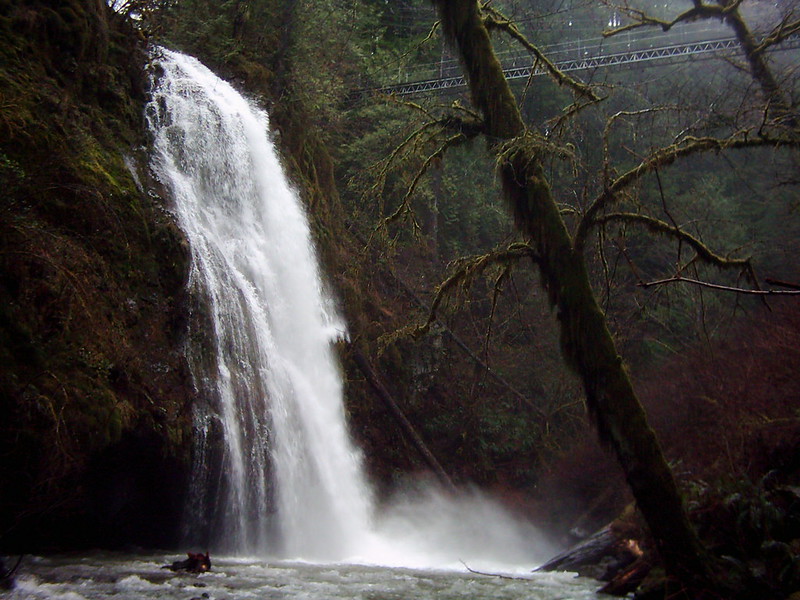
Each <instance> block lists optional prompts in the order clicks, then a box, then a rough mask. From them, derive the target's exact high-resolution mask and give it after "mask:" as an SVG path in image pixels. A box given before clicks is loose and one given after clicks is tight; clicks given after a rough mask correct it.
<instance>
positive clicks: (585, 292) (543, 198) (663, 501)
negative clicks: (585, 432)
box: [433, 0, 712, 587]
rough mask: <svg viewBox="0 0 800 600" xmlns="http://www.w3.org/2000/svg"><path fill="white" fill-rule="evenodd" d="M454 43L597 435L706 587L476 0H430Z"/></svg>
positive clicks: (673, 566) (677, 503) (692, 578)
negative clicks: (533, 249)
mask: <svg viewBox="0 0 800 600" xmlns="http://www.w3.org/2000/svg"><path fill="white" fill-rule="evenodd" d="M433 1H434V4H435V5H436V7H437V10H438V13H439V16H440V19H441V22H442V26H443V29H444V33H445V36H446V37H447V39H448V40H449V41H450V42H451V43H452V44H453V45H454V46H455V48H456V50H457V51H458V54H459V56H460V58H461V61H462V63H463V67H464V70H465V73H466V76H467V79H468V81H469V86H470V92H471V96H472V101H473V103H474V105H475V106H476V107H477V108H478V109H479V110H480V112H481V113H482V116H483V119H484V121H485V125H486V134H487V136H488V138H489V140H491V144H492V147H493V149H494V151H495V152H496V153H497V154H498V155H499V156H501V157H502V160H501V161H500V167H499V169H500V177H501V179H502V183H503V186H504V190H505V196H506V199H507V201H508V202H509V203H510V206H511V209H512V210H513V211H514V214H515V217H516V221H517V226H518V228H519V229H520V230H521V231H522V232H523V233H524V234H525V235H527V236H529V238H530V239H531V241H532V243H533V244H534V245H535V247H536V249H537V252H538V254H539V258H538V263H539V267H540V270H541V274H542V280H543V283H544V286H545V287H546V289H547V292H548V295H549V299H550V302H551V304H552V305H553V306H554V307H555V308H557V311H558V320H559V323H560V328H561V345H562V350H563V353H564V357H565V359H566V361H567V362H568V364H569V365H570V366H571V367H572V368H573V369H574V370H575V371H576V372H577V373H578V374H579V375H580V377H581V379H582V382H583V386H584V389H585V392H586V401H587V405H588V407H589V410H590V412H591V414H592V415H593V417H594V418H595V420H596V423H597V427H598V429H599V433H600V436H601V438H602V439H603V440H604V441H605V442H606V443H608V444H609V445H610V446H611V448H612V449H613V451H614V452H615V453H616V456H617V458H618V460H619V463H620V464H621V465H622V468H623V470H624V472H625V476H626V478H627V481H628V484H629V485H630V487H631V490H632V491H633V494H634V496H635V498H636V502H637V504H638V506H639V509H640V510H641V512H642V514H643V515H644V518H645V520H646V521H647V523H648V525H649V527H650V530H651V533H652V535H653V537H654V539H655V541H656V544H657V546H658V549H659V551H660V553H661V556H662V559H663V561H664V563H665V566H666V568H667V569H668V570H669V572H670V573H671V574H672V575H674V576H676V577H678V578H679V579H680V580H681V581H682V582H684V583H690V584H691V585H692V586H693V587H694V586H697V585H703V586H705V585H708V584H709V583H710V582H711V579H712V575H711V568H710V566H709V564H710V563H709V560H708V559H707V558H706V554H705V552H704V550H703V547H702V545H701V544H700V541H699V539H698V537H697V535H696V534H695V532H694V530H693V528H692V527H691V525H690V523H689V520H688V518H687V515H686V511H685V509H684V506H683V502H682V499H681V496H680V494H679V492H678V489H677V486H676V483H675V480H674V478H673V475H672V472H671V471H670V469H669V467H668V465H667V462H666V460H665V458H664V456H663V454H662V451H661V448H660V446H659V444H658V441H657V439H656V436H655V434H654V432H653V430H652V429H651V428H650V427H649V426H648V424H647V420H646V417H645V413H644V410H643V408H642V406H641V404H640V403H639V401H638V399H637V397H636V394H635V392H634V390H633V387H632V385H631V381H630V378H629V377H628V374H627V372H626V370H625V367H624V366H623V363H622V359H621V357H620V356H619V355H618V354H617V350H616V347H615V344H614V340H613V338H612V336H611V333H610V331H609V329H608V327H607V324H606V319H605V315H604V314H603V312H602V310H601V309H600V307H599V306H598V303H597V301H596V299H595V297H594V293H593V291H592V288H591V285H590V283H589V277H588V273H587V268H586V262H585V259H584V257H583V256H582V254H581V253H580V252H578V251H577V250H576V249H575V248H574V245H573V243H572V238H571V236H570V234H569V232H568V230H567V227H566V225H565V223H564V221H563V219H562V218H561V215H560V212H559V210H558V206H557V205H556V202H555V200H554V198H553V195H552V193H551V190H550V186H549V184H548V182H547V179H546V177H545V175H544V170H543V168H542V163H541V161H540V159H539V157H538V156H537V155H536V150H535V148H533V146H532V145H531V144H526V141H525V125H524V123H523V121H522V118H521V116H520V113H519V109H518V106H517V103H516V100H515V98H514V96H513V95H512V93H511V90H510V88H509V86H508V84H507V82H506V80H505V77H504V76H503V72H502V68H501V66H500V64H499V62H498V60H497V58H496V56H495V54H494V50H493V48H492V44H491V40H490V38H489V33H488V31H487V29H486V27H485V26H484V22H483V20H482V18H481V14H480V10H479V8H478V3H477V0H433Z"/></svg>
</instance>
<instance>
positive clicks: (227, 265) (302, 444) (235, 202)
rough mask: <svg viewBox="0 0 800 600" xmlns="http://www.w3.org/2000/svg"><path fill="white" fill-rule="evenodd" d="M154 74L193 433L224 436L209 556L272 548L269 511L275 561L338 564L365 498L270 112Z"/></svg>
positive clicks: (215, 89) (177, 66)
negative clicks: (195, 328) (197, 347)
mask: <svg viewBox="0 0 800 600" xmlns="http://www.w3.org/2000/svg"><path fill="white" fill-rule="evenodd" d="M153 63H154V65H155V66H156V67H157V68H155V69H154V71H157V75H156V76H154V78H153V89H152V100H151V102H150V103H149V105H148V108H147V111H146V115H147V118H148V121H149V125H150V129H151V131H152V133H153V136H154V144H153V147H154V156H153V160H152V168H153V171H154V173H155V174H156V176H157V178H158V179H159V180H160V181H161V182H162V183H163V184H164V185H165V186H166V187H167V189H168V190H169V193H170V195H171V197H172V198H173V200H174V210H175V213H176V214H177V218H178V221H179V225H180V227H181V228H182V229H183V231H184V232H185V233H186V236H187V238H188V241H189V245H190V247H191V272H190V285H191V288H192V290H193V293H194V294H195V295H196V296H197V297H199V298H200V301H199V305H200V306H201V307H202V311H203V312H204V313H207V314H206V315H205V323H206V327H208V329H209V330H208V331H203V332H198V333H199V335H198V334H195V335H194V336H193V337H194V338H195V340H197V339H202V340H203V343H204V344H205V345H206V347H203V348H202V350H201V351H200V352H197V351H195V352H194V357H193V361H192V362H193V371H194V375H195V379H196V380H197V381H198V385H199V386H200V387H201V388H207V389H208V390H209V391H210V396H211V397H215V398H216V399H217V400H218V404H219V405H218V407H217V408H216V410H215V411H209V412H208V413H205V414H202V413H201V414H200V415H199V417H198V429H199V430H200V432H201V433H203V432H204V433H205V435H206V436H208V435H210V434H209V431H210V430H212V429H214V426H215V423H214V422H213V420H214V419H216V418H217V417H216V416H215V414H214V413H216V414H217V415H218V418H219V426H220V428H221V431H222V437H223V440H224V455H223V458H222V465H221V474H222V478H223V481H222V482H221V485H220V493H219V496H220V497H219V498H216V499H213V500H212V501H213V502H215V503H217V505H218V506H220V507H222V511H221V514H220V516H219V518H218V519H217V521H218V523H216V524H215V529H216V530H217V531H218V532H219V535H218V536H217V537H216V542H217V546H222V547H224V548H225V549H226V550H229V551H236V552H239V553H242V552H244V553H265V552H274V551H275V547H274V543H276V541H275V540H271V539H270V530H271V527H270V521H269V515H270V512H271V511H272V510H276V511H277V519H276V521H277V523H278V526H279V529H280V534H281V536H280V540H279V542H280V544H281V551H282V552H283V553H284V554H285V555H287V556H302V557H305V558H317V559H320V558H325V559H330V558H341V557H343V556H347V555H348V554H349V553H350V552H352V551H353V548H352V545H353V544H352V540H354V539H361V538H362V537H363V533H364V532H365V531H366V530H367V528H368V526H369V522H368V521H369V519H370V516H371V513H372V503H371V499H370V490H369V488H368V486H367V484H366V483H365V481H364V480H363V477H362V474H361V473H362V471H361V466H360V456H359V453H358V451H357V450H356V449H355V448H354V446H353V445H352V444H351V442H350V439H349V437H348V433H347V430H346V423H345V417H344V411H343V405H342V389H341V382H340V377H339V373H338V367H337V364H336V362H335V359H334V356H333V353H332V343H333V342H334V341H335V340H336V339H337V338H339V337H341V336H342V335H344V325H343V323H342V322H341V320H340V319H339V317H338V316H337V315H336V314H335V312H334V311H333V310H332V306H333V302H332V301H331V299H330V298H329V297H328V296H327V295H326V293H325V291H324V289H323V285H322V283H321V280H320V274H319V268H318V266H317V264H316V259H315V256H314V248H313V244H312V241H311V236H310V232H309V226H308V223H307V220H306V216H305V214H304V210H303V208H302V206H301V204H300V202H299V200H298V197H297V194H296V193H295V192H294V190H293V189H292V188H291V186H290V185H289V184H288V182H287V180H286V177H285V175H284V174H283V172H282V168H281V165H280V162H279V160H278V157H277V155H276V152H275V149H274V147H273V145H272V143H271V141H270V140H269V138H268V136H267V131H268V120H267V115H266V113H264V112H263V111H261V110H258V109H257V108H255V107H254V106H253V105H252V104H250V103H248V102H247V101H246V100H245V99H244V98H243V97H242V96H241V95H240V94H239V93H238V92H236V91H235V90H234V89H233V88H232V87H231V86H230V85H229V84H228V83H226V82H224V81H222V80H221V79H219V78H218V77H217V76H216V75H214V74H213V73H212V72H211V71H209V70H208V69H207V68H206V67H205V66H203V65H202V64H201V63H199V62H198V61H197V60H196V59H194V58H191V57H188V56H185V55H182V54H179V53H176V52H172V51H169V50H165V49H159V50H157V52H156V56H155V57H154V61H153ZM201 445H205V446H209V445H211V444H210V442H209V440H207V439H206V440H204V443H203V444H201ZM208 468H209V467H208V465H206V466H205V467H203V468H201V469H200V470H201V473H200V474H199V476H200V477H207V476H208V473H207V471H206V472H202V471H203V469H208ZM272 472H274V479H275V482H276V489H275V490H274V493H273V492H272V491H271V481H270V473H272Z"/></svg>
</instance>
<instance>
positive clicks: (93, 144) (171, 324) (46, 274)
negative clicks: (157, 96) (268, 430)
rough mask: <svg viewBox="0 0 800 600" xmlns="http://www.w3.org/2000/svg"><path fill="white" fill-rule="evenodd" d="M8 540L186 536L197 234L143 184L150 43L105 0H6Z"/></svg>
mask: <svg viewBox="0 0 800 600" xmlns="http://www.w3.org/2000/svg"><path fill="white" fill-rule="evenodd" d="M0 40H2V42H0V198H1V199H2V200H1V201H0V415H1V416H0V551H12V550H14V551H24V550H27V549H42V548H47V547H53V548H59V547H60V548H64V547H78V546H83V545H87V546H88V545H98V544H99V545H107V546H108V545H114V544H121V543H139V544H147V545H154V544H169V543H174V541H175V540H176V531H177V528H178V526H179V521H180V512H181V508H182V497H181V496H182V493H183V486H182V482H183V480H184V478H185V475H186V466H187V464H188V461H189V454H190V447H191V402H192V399H193V393H194V392H193V389H192V386H191V381H190V378H189V374H188V370H187V368H186V365H185V360H184V357H183V352H182V344H183V334H184V331H185V327H184V322H185V316H184V312H185V308H184V306H185V299H184V297H183V295H184V288H185V285H184V284H185V277H186V273H187V267H188V263H187V260H188V254H187V249H186V247H185V243H184V241H183V240H182V236H181V234H180V232H179V231H178V229H177V228H176V227H175V225H174V223H173V221H172V219H171V217H170V216H169V215H168V213H166V211H165V210H164V208H163V202H162V201H161V200H160V199H158V198H154V197H151V196H149V195H148V194H146V193H144V192H143V191H141V190H140V189H139V187H138V186H137V182H136V181H135V178H134V176H133V175H132V174H131V170H130V169H129V168H128V164H134V163H136V162H137V160H138V161H141V160H142V157H141V156H137V150H136V149H137V148H141V147H142V146H143V144H144V142H145V139H144V134H143V129H142V117H141V112H142V103H143V101H144V98H145V95H144V89H143V85H144V84H143V82H144V77H143V65H144V62H145V55H144V53H143V50H142V45H141V42H140V40H139V34H137V32H135V31H134V30H133V29H131V28H130V27H129V26H127V25H126V24H125V23H123V22H122V21H121V20H120V19H119V18H118V17H117V15H115V14H113V13H112V12H111V11H110V10H109V9H108V8H107V6H106V3H105V2H104V1H103V0H51V1H48V0H38V1H37V0H27V1H17V2H10V1H8V0H0Z"/></svg>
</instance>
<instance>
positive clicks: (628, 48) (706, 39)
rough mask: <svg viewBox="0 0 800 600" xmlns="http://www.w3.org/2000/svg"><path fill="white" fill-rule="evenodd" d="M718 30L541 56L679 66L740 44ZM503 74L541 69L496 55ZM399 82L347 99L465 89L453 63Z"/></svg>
mask: <svg viewBox="0 0 800 600" xmlns="http://www.w3.org/2000/svg"><path fill="white" fill-rule="evenodd" d="M724 31H725V30H724V29H721V28H711V29H709V28H705V29H688V28H687V29H684V30H683V31H681V32H678V33H677V35H671V36H665V35H664V34H662V33H661V32H660V31H659V32H656V33H655V34H652V33H648V34H645V35H637V36H632V35H629V34H628V35H625V34H624V35H620V36H618V37H612V38H594V39H589V40H576V41H570V42H563V43H560V44H552V45H550V46H544V47H542V51H543V53H544V55H545V56H547V57H548V58H549V60H550V61H551V62H552V63H553V64H554V65H555V66H556V67H557V68H558V69H559V70H561V71H562V72H565V73H568V72H574V71H592V70H595V69H602V68H608V67H614V66H620V65H635V64H638V63H656V62H659V61H667V60H669V61H672V62H679V61H685V60H691V59H693V58H703V57H709V56H713V55H718V56H735V55H736V54H737V53H740V52H741V46H740V44H739V42H738V40H737V39H736V38H734V37H724V36H722V35H721V33H722V32H724ZM798 48H800V35H798V34H794V35H792V36H791V37H788V38H787V39H785V40H783V41H782V42H781V43H780V44H779V45H776V46H774V47H773V48H772V49H773V50H796V49H798ZM500 59H501V64H502V65H503V72H504V73H505V76H506V78H507V79H510V80H514V79H528V78H531V77H537V76H540V75H545V74H546V73H547V71H546V69H545V68H544V66H543V65H542V64H541V63H540V62H539V61H537V60H536V59H535V58H534V57H532V56H531V55H530V54H528V53H524V54H520V53H519V52H516V53H511V52H505V53H501V54H500ZM426 72H427V73H428V74H430V73H431V72H435V73H436V75H435V76H428V77H420V76H419V75H417V77H414V76H413V75H414V74H420V73H426ZM398 79H403V80H404V81H401V82H398V83H393V84H390V85H385V86H380V87H373V88H363V89H360V90H357V91H355V92H353V93H352V94H351V98H352V99H361V98H365V97H369V96H375V95H395V96H415V95H416V96H420V95H428V94H432V93H436V92H442V91H446V90H451V89H456V88H463V87H466V85H467V82H466V80H465V78H464V75H463V74H461V72H460V67H459V65H458V63H457V62H456V61H455V60H443V61H440V62H438V63H428V64H427V65H418V66H417V67H415V68H414V69H413V70H412V71H409V72H406V73H401V74H400V75H399V76H398Z"/></svg>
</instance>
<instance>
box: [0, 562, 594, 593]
mask: <svg viewBox="0 0 800 600" xmlns="http://www.w3.org/2000/svg"><path fill="white" fill-rule="evenodd" d="M179 558H180V557H179V556H178V555H175V554H169V553H161V554H122V553H113V554H112V553H93V554H70V555H58V556H48V557H38V556H33V557H25V559H24V560H23V563H22V565H21V566H20V570H19V572H18V580H17V587H16V588H15V589H14V590H13V591H12V592H10V593H8V594H7V595H6V596H5V598H7V600H38V599H48V600H95V599H101V598H102V599H107V598H114V599H117V600H148V599H154V600H155V599H157V600H173V599H174V600H193V599H197V600H223V599H225V600H245V599H250V598H252V599H259V600H280V599H283V598H293V599H302V600H337V599H345V598H346V599H348V600H428V599H430V600H433V599H436V600H456V599H459V600H460V599H470V600H473V599H474V600H477V599H487V600H489V599H492V600H505V599H508V600H512V599H513V600H581V599H594V598H597V597H598V596H597V595H596V594H595V590H596V589H597V587H598V585H597V582H595V581H593V580H589V579H585V578H580V577H575V576H574V574H572V573H530V572H521V571H520V572H517V573H515V574H514V573H511V574H509V573H506V574H504V575H503V576H499V575H497V574H492V575H486V574H478V573H470V572H469V571H467V570H466V569H465V568H462V569H461V570H450V569H436V570H433V569H408V568H387V567H378V566H369V565H353V564H336V563H332V564H310V563H301V562H289V561H280V560H277V561H270V560H264V559H254V558H240V557H236V558H234V557H215V556H212V570H211V571H209V572H207V573H203V574H200V575H191V574H184V573H173V572H171V571H169V570H168V569H161V566H162V565H164V564H167V563H170V562H172V561H174V560H177V559H179ZM1 595H2V594H0V596H1Z"/></svg>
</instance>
